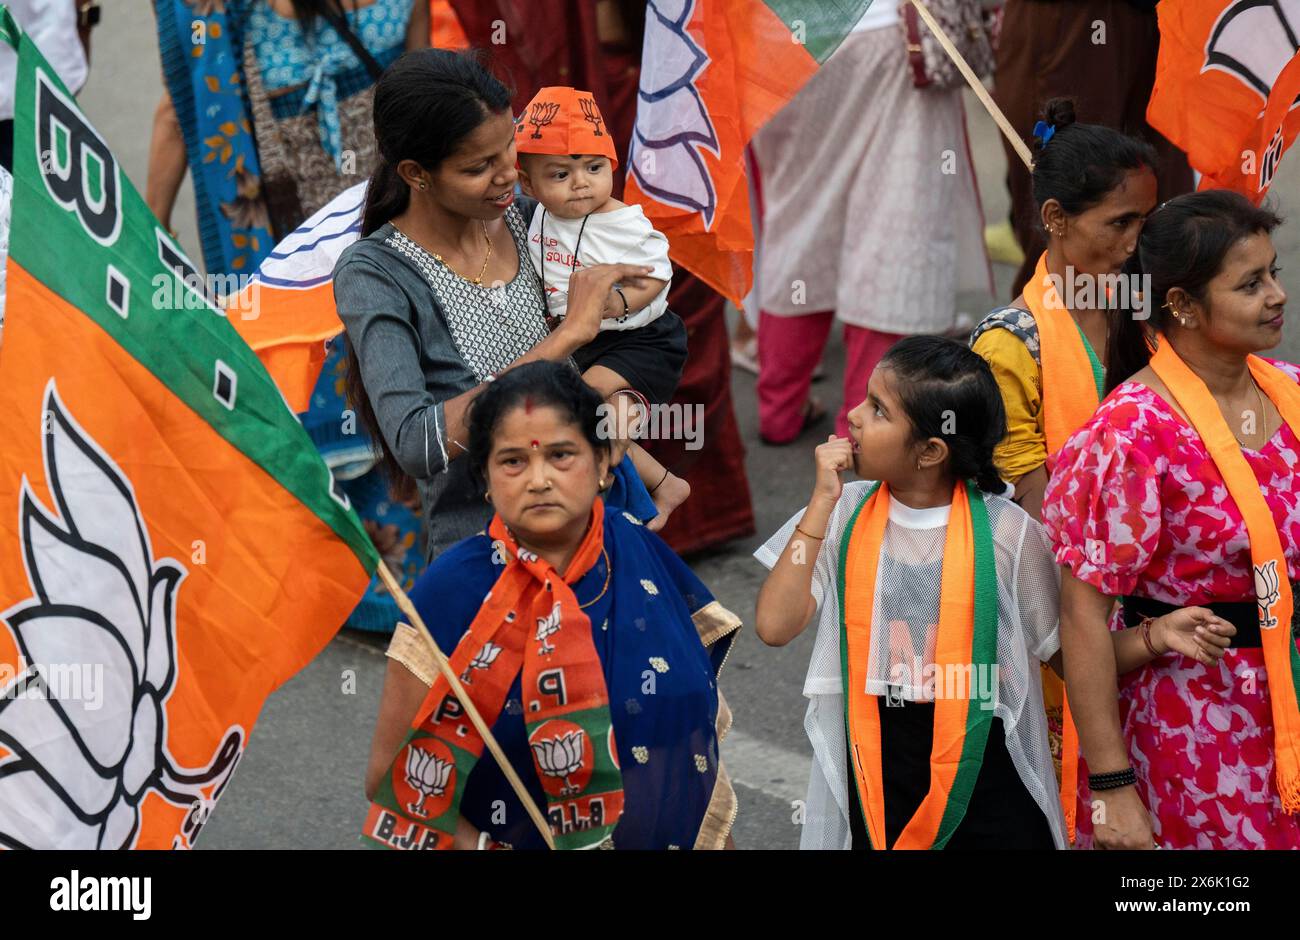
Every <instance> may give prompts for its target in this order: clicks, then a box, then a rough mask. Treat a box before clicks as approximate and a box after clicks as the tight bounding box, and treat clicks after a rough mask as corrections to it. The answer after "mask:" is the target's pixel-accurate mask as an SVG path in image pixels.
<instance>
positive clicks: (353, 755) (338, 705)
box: [81, 0, 1300, 848]
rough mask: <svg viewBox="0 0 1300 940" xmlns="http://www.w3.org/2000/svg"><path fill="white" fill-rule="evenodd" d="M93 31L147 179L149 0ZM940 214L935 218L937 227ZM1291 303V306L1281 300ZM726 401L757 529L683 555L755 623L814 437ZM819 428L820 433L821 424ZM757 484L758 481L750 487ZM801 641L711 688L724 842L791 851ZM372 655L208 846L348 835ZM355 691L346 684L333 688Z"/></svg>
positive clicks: (1291, 209)
mask: <svg viewBox="0 0 1300 940" xmlns="http://www.w3.org/2000/svg"><path fill="white" fill-rule="evenodd" d="M105 6H106V7H107V9H106V10H105V14H104V22H103V25H102V26H101V27H100V28H99V29H98V30H97V31H96V34H95V47H94V56H93V61H92V70H91V75H90V81H89V84H88V86H87V89H86V90H85V91H84V92H83V94H82V96H81V101H82V104H83V107H84V108H85V109H86V111H87V113H88V114H89V115H90V117H91V119H92V121H94V122H95V124H96V126H97V127H98V128H99V130H100V132H101V133H102V134H103V135H104V136H105V137H106V138H107V140H108V142H109V145H110V146H111V147H112V148H113V150H114V152H115V153H116V154H117V156H118V158H119V160H121V161H122V163H123V165H124V166H125V169H126V171H127V173H128V175H129V176H130V177H131V179H132V181H133V182H134V183H135V185H136V186H137V188H139V189H141V190H143V188H144V179H145V170H146V165H147V154H148V143H149V133H150V127H151V121H152V115H153V108H154V105H155V104H156V102H157V98H158V93H159V89H160V78H159V75H160V72H159V66H158V52H157V45H156V40H155V37H154V32H153V22H152V16H151V12H150V4H149V2H148V0H113V2H112V3H109V4H105ZM967 111H968V114H969V115H970V124H971V127H970V132H971V139H972V142H973V146H974V148H975V157H976V164H977V168H978V171H979V179H980V186H981V190H982V192H983V198H984V206H985V210H986V212H987V214H988V217H989V218H990V219H997V218H1001V217H1003V216H1004V215H1005V212H1006V208H1007V198H1006V194H1005V190H1004V188H1003V184H1002V176H1003V174H1004V172H1005V166H1006V164H1005V162H1004V158H1003V154H1002V149H1001V146H1000V144H999V141H998V138H997V132H996V130H995V128H994V126H993V124H992V122H991V121H990V120H989V119H988V118H987V117H986V116H985V115H984V113H983V111H982V110H981V109H980V106H979V105H978V103H977V102H976V100H975V99H974V97H973V96H968V101H967ZM1273 193H1274V199H1275V201H1276V202H1277V203H1278V205H1279V206H1280V208H1281V210H1282V212H1283V214H1287V213H1297V212H1300V154H1293V155H1291V156H1290V157H1288V158H1286V159H1285V160H1284V161H1283V166H1282V170H1281V173H1280V175H1279V178H1278V181H1277V183H1275V185H1274V187H1273ZM172 224H173V226H174V227H175V228H176V229H177V230H178V231H179V233H180V235H181V239H182V242H183V243H184V244H185V246H186V247H187V249H188V250H189V251H190V253H191V256H192V257H193V258H195V259H198V258H199V257H200V252H199V250H198V240H197V236H196V227H195V222H194V201H193V195H192V190H191V188H190V185H189V183H188V181H187V182H186V184H185V187H184V189H183V190H182V193H181V196H180V199H179V201H178V203H177V208H176V212H175V214H174V216H173V219H172ZM943 224H944V220H942V219H936V220H935V225H936V226H941V225H943ZM1277 245H1278V249H1279V253H1280V255H1281V263H1282V266H1283V267H1284V268H1288V269H1289V271H1288V273H1287V274H1284V275H1283V277H1284V280H1287V281H1288V282H1289V283H1290V284H1291V285H1292V286H1293V287H1294V289H1295V291H1296V295H1297V297H1298V298H1300V280H1298V279H1297V277H1298V275H1297V273H1296V272H1300V221H1298V222H1294V223H1292V224H1291V225H1289V226H1286V227H1284V228H1283V229H1282V230H1281V232H1280V233H1279V235H1278V236H1277ZM1011 275H1012V272H1011V271H1010V270H1009V269H1007V268H1005V267H1001V266H999V268H997V269H996V270H995V276H996V278H997V286H998V289H999V291H1000V292H1005V291H1006V289H1007V287H1008V285H1009V282H1010V278H1011ZM1296 303H1297V302H1293V306H1295V305H1296ZM992 306H993V297H992V296H991V295H987V294H985V295H965V296H963V297H962V298H960V304H959V307H960V309H961V310H963V311H965V312H966V313H968V314H969V315H970V316H971V317H972V318H973V317H976V316H978V315H980V314H982V313H983V312H984V311H986V310H988V309H990V308H991V307H992ZM1290 333H1291V335H1290V337H1289V339H1288V341H1287V342H1286V343H1284V345H1283V348H1282V350H1281V353H1280V354H1281V356H1282V357H1283V358H1286V359H1291V360H1297V359H1300V355H1298V354H1300V330H1298V329H1297V328H1296V327H1292V328H1291V331H1290ZM826 365H827V370H828V373H829V375H828V378H827V380H826V381H825V382H823V383H821V385H820V386H819V388H820V390H821V391H820V394H821V395H822V396H823V398H824V399H825V400H826V401H827V402H828V403H831V402H834V401H835V400H836V391H837V389H838V381H839V377H840V376H841V374H842V369H843V361H842V356H841V354H840V350H839V349H838V348H832V349H830V350H829V351H828V355H827V361H826ZM733 387H734V389H735V395H736V410H737V415H738V417H739V420H740V426H741V429H742V432H743V434H744V438H745V446H746V448H747V453H746V464H747V468H748V472H749V479H750V481H751V484H752V488H753V492H754V499H755V509H756V514H757V518H758V532H759V534H758V535H757V536H755V537H754V538H751V539H748V540H745V541H742V542H738V543H736V544H734V545H733V546H731V547H730V548H728V549H727V550H725V551H719V552H715V553H711V554H709V555H706V556H703V557H699V558H695V559H692V563H693V566H694V567H695V569H696V571H697V572H698V573H699V574H700V575H701V577H702V578H703V579H704V580H705V582H706V583H708V584H709V585H710V587H711V588H712V589H713V591H714V592H715V594H717V596H718V597H719V598H720V599H721V600H722V602H723V603H724V604H726V605H727V606H729V607H730V608H731V609H733V610H735V611H736V612H737V613H739V614H740V615H741V617H743V618H744V619H745V620H746V622H747V623H752V620H753V612H754V598H755V597H756V596H757V593H758V588H759V586H760V584H761V583H762V581H761V579H762V574H763V572H762V569H761V568H760V567H759V565H758V564H757V563H756V562H754V561H753V560H752V559H751V558H750V557H749V556H750V552H752V551H753V549H754V548H755V547H756V546H757V545H758V544H759V543H760V542H761V541H762V540H763V539H764V538H766V536H767V535H768V534H770V533H771V532H773V531H775V530H776V529H777V528H778V527H779V526H780V525H781V523H782V522H784V521H785V520H786V519H787V518H788V517H789V516H790V514H791V513H793V512H794V511H795V510H796V509H798V508H799V507H800V506H802V505H803V503H804V501H805V500H806V498H807V494H808V492H809V490H810V488H811V484H812V472H811V466H812V457H811V451H812V446H813V443H814V441H815V439H816V435H811V434H810V435H809V436H808V437H807V438H806V439H805V440H804V441H801V442H799V443H796V444H795V445H792V446H790V447H787V448H769V447H765V446H763V445H762V444H760V443H759V442H758V437H757V417H756V412H755V405H754V394H753V381H752V379H751V378H750V377H749V376H747V375H743V374H738V375H736V376H735V377H734V379H733ZM823 433H824V432H823ZM759 481H761V483H760V482H759ZM810 649H811V637H810V636H809V635H805V636H804V637H802V638H800V639H799V640H796V641H795V642H793V643H791V644H790V645H789V646H787V647H785V648H784V649H780V650H772V649H767V648H766V647H764V646H763V645H762V644H761V643H760V642H759V641H758V640H757V639H756V638H755V637H754V635H753V634H752V632H748V631H746V632H745V633H744V634H743V635H742V636H741V637H740V639H739V641H738V643H737V645H736V648H735V650H734V652H733V653H732V655H731V658H730V660H729V662H728V664H727V670H726V672H725V674H724V676H723V680H722V687H723V689H724V690H725V692H726V695H727V698H728V700H729V701H730V702H731V705H732V709H733V710H734V712H735V716H736V720H735V730H734V731H733V732H732V736H731V737H730V738H729V739H728V741H727V743H726V745H725V746H724V748H723V756H724V759H725V760H726V762H727V764H728V766H729V769H730V772H731V775H732V778H733V780H734V781H735V785H736V790H737V792H738V794H739V797H740V815H739V817H738V819H737V821H736V829H735V833H736V841H737V843H738V844H739V845H740V846H742V847H763V848H793V847H795V846H797V845H798V841H799V836H798V828H797V826H796V825H795V824H794V823H793V821H792V817H793V814H794V809H793V808H792V804H793V802H794V801H795V800H798V799H800V798H801V797H802V796H803V793H804V789H805V787H806V785H807V780H808V761H809V748H808V745H807V739H806V738H805V736H804V733H803V713H804V699H803V697H802V695H801V691H800V690H801V686H802V680H803V675H804V671H805V669H806V668H807V663H808V655H809V652H810ZM384 662H385V660H384V657H383V655H382V651H381V650H380V649H378V648H376V646H375V645H374V642H373V641H372V640H370V639H369V638H367V637H364V636H361V635H342V636H339V637H338V638H337V639H335V640H334V641H333V642H332V643H331V644H330V645H329V647H328V648H327V649H326V650H325V651H324V652H323V653H322V654H321V655H320V656H319V657H318V658H317V659H316V660H315V661H314V662H313V663H312V664H311V665H310V666H309V667H308V668H307V669H306V670H304V671H303V673H301V674H300V675H299V676H297V677H295V678H294V679H293V680H292V681H290V682H289V683H288V684H287V685H285V687H284V688H283V689H281V690H280V691H279V692H277V693H276V694H275V695H274V696H272V698H271V699H270V701H269V702H268V703H267V706H266V709H265V711H264V712H263V715H262V717H261V719H260V721H259V723H258V725H257V727H256V728H255V730H254V732H253V735H252V740H251V743H250V746H249V748H248V751H247V753H246V755H245V758H244V761H243V764H242V765H241V767H240V770H239V772H238V774H237V775H236V777H235V779H234V780H233V782H232V783H231V785H230V787H229V789H228V790H227V792H226V794H225V796H224V797H223V799H222V801H221V805H220V807H219V808H218V810H217V812H216V813H215V814H214V817H213V820H212V822H211V823H210V824H209V826H208V828H207V830H206V831H205V832H204V835H203V840H202V843H201V844H202V845H203V846H204V847H205V848H236V847H241V848H252V847H267V848H270V847H295V848H299V847H300V848H334V847H353V846H356V845H357V844H358V840H357V831H358V827H359V825H360V821H361V818H362V815H363V814H364V811H365V808H366V807H365V800H364V797H363V796H362V792H361V779H362V771H363V768H364V764H365V758H366V754H367V751H368V748H369V742H370V735H371V730H372V728H373V724H374V718H375V713H376V709H377V707H378V702H379V695H380V691H381V685H382V681H383V670H384ZM352 680H354V684H355V691H354V692H352V693H351V694H348V693H346V692H345V691H344V689H345V686H348V687H351V685H352V684H353V683H352Z"/></svg>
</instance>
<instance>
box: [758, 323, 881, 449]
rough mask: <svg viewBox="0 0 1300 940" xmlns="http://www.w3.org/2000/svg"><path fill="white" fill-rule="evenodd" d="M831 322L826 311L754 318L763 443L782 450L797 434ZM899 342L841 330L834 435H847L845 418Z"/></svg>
mask: <svg viewBox="0 0 1300 940" xmlns="http://www.w3.org/2000/svg"><path fill="white" fill-rule="evenodd" d="M834 319H835V315H834V314H833V313H832V312H831V311H829V310H822V311H819V312H817V313H808V314H803V315H801V316H776V315H775V314H771V313H767V312H766V311H763V312H761V313H760V314H759V319H758V432H759V434H760V435H762V437H763V439H764V440H766V441H768V442H769V443H772V444H787V443H789V442H790V441H793V440H794V439H795V438H796V437H798V436H799V433H800V432H801V431H802V430H803V421H804V404H805V402H807V401H808V391H809V387H810V385H811V383H812V374H813V370H814V369H815V368H817V363H818V362H820V361H821V357H822V351H823V350H824V349H825V348H826V339H827V337H828V336H830V331H831V325H832V323H833V321H834ZM902 338H903V334H901V333H885V332H882V331H880V330H869V329H866V328H864V327H860V326H850V325H849V324H847V323H846V324H844V348H845V360H844V401H843V402H842V403H841V405H840V409H839V413H838V414H837V416H836V418H835V433H836V434H838V435H840V436H841V437H844V436H847V435H848V433H849V423H848V417H847V416H848V413H849V412H850V411H851V410H852V409H854V408H856V407H857V406H858V405H859V404H860V403H861V402H862V401H863V400H864V399H865V398H866V397H867V381H868V380H869V379H870V378H871V370H872V369H874V368H875V367H876V363H878V362H880V359H881V357H882V356H884V354H885V353H886V352H887V351H888V350H889V347H890V346H893V345H894V343H896V342H898V341H899V340H900V339H902Z"/></svg>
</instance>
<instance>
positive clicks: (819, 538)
mask: <svg viewBox="0 0 1300 940" xmlns="http://www.w3.org/2000/svg"><path fill="white" fill-rule="evenodd" d="M794 530H795V531H796V532H798V533H799V534H800V535H802V536H803V537H804V538H806V539H816V540H817V541H819V542H824V541H825V540H826V536H824V535H813V534H812V533H811V532H805V531H804V530H803V529H801V528H799V526H798V525H797V524H796V525H795V527H794Z"/></svg>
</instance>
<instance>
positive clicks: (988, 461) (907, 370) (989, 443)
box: [880, 336, 1007, 494]
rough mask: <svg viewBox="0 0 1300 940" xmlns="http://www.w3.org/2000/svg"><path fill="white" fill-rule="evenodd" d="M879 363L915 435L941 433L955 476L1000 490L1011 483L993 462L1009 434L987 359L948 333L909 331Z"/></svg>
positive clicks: (920, 437)
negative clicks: (890, 378)
mask: <svg viewBox="0 0 1300 940" xmlns="http://www.w3.org/2000/svg"><path fill="white" fill-rule="evenodd" d="M880 365H881V366H882V367H884V366H887V367H888V368H889V369H891V370H892V371H893V373H894V376H895V379H896V381H895V383H894V386H895V389H896V390H897V392H898V397H899V398H900V399H901V400H902V402H903V410H904V411H905V412H906V413H907V418H908V420H909V421H910V422H911V423H912V430H913V438H914V440H918V441H923V440H927V439H928V438H931V437H937V438H940V439H941V440H942V441H943V442H944V443H945V444H947V445H948V455H949V458H948V466H949V469H950V470H951V472H952V474H953V476H955V477H957V478H958V479H961V480H974V481H975V484H976V485H977V486H978V487H979V488H980V489H982V490H984V491H985V492H986V493H998V494H1001V493H1002V492H1003V491H1004V490H1005V489H1006V484H1005V483H1003V482H1002V477H1001V475H1000V474H999V473H998V470H997V467H995V466H994V465H993V449H994V448H995V447H997V446H998V443H999V442H1000V441H1001V440H1002V438H1003V437H1005V436H1006V433H1007V413H1006V409H1005V408H1004V407H1003V404H1002V393H1001V391H999V389H998V383H997V380H996V379H994V378H993V370H992V369H990V368H989V364H988V363H987V362H985V361H984V358H983V357H982V356H980V355H979V354H978V353H976V352H974V351H973V350H971V349H970V347H968V346H967V345H966V344H965V343H959V342H957V341H956V340H952V339H948V338H947V337H944V336H909V337H907V338H906V339H901V340H899V341H898V342H897V343H895V344H894V345H893V346H892V347H891V348H890V350H889V352H887V353H885V355H884V358H883V359H881V360H880Z"/></svg>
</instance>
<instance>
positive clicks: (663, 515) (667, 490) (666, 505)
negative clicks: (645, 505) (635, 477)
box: [646, 473, 691, 532]
mask: <svg viewBox="0 0 1300 940" xmlns="http://www.w3.org/2000/svg"><path fill="white" fill-rule="evenodd" d="M690 495H691V485H690V484H689V483H687V482H686V481H685V480H683V479H682V478H681V477H679V476H677V475H676V474H673V473H670V474H668V476H666V477H664V481H663V482H662V483H660V484H659V485H658V486H657V487H656V488H655V491H654V493H653V494H652V495H651V497H650V498H651V499H653V500H654V502H655V508H656V509H658V510H659V515H657V516H655V517H654V518H653V519H651V520H650V521H649V522H648V523H646V528H647V529H649V530H650V531H651V532H658V531H659V530H660V529H662V528H663V527H664V526H665V525H667V524H668V517H669V516H671V515H672V513H673V510H674V509H676V508H677V507H678V506H680V505H681V504H682V503H684V502H686V500H687V497H689V496H690Z"/></svg>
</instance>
